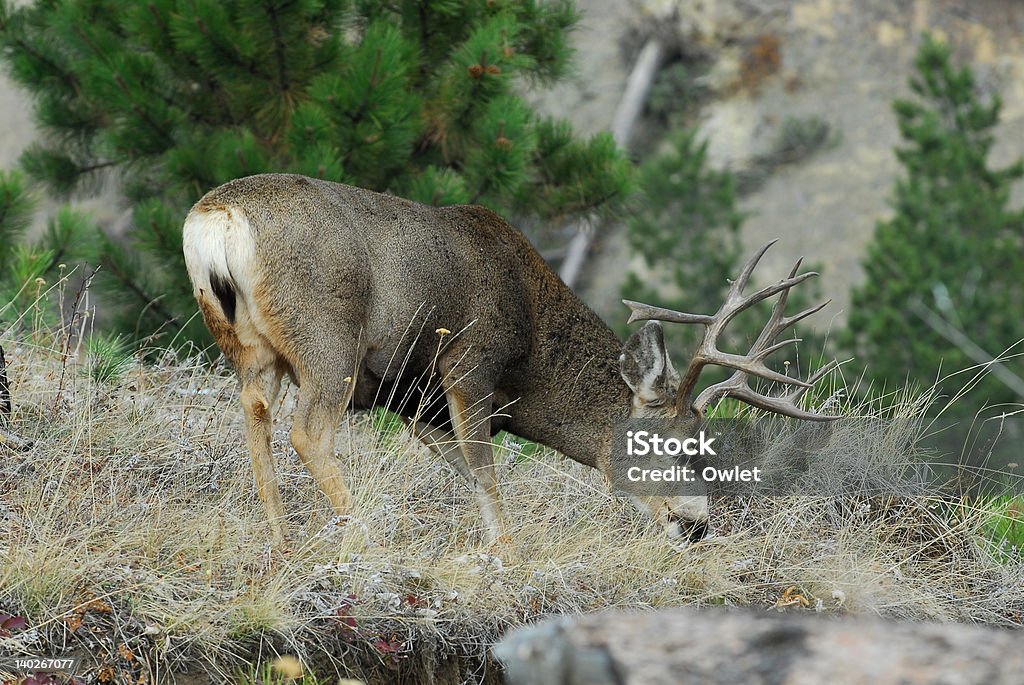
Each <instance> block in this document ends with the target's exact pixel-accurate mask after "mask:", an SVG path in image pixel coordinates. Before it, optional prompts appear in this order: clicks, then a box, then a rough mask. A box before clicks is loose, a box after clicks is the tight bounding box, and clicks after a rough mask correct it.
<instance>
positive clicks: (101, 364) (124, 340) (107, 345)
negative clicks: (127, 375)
mask: <svg viewBox="0 0 1024 685" xmlns="http://www.w3.org/2000/svg"><path fill="white" fill-rule="evenodd" d="M132 352H133V345H132V342H131V340H130V339H129V338H128V337H126V336H124V335H109V334H108V335H102V334H97V335H93V336H91V337H90V338H89V339H88V340H87V341H86V343H85V354H86V369H87V370H88V373H89V377H90V378H92V380H93V381H95V382H96V383H110V382H112V381H116V380H117V379H118V378H120V377H121V375H122V374H124V372H125V371H127V370H128V369H129V367H131V365H132V360H133V354H132Z"/></svg>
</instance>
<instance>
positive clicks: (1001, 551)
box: [982, 497, 1024, 563]
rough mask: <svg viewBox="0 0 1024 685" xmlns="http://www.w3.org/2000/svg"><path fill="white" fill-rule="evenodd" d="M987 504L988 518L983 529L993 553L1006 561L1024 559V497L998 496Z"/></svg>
mask: <svg viewBox="0 0 1024 685" xmlns="http://www.w3.org/2000/svg"><path fill="white" fill-rule="evenodd" d="M985 505H986V506H987V508H988V510H989V516H988V519H987V520H986V521H985V525H984V528H983V530H982V532H983V534H984V536H985V538H986V539H987V540H988V541H989V543H990V544H991V548H992V553H993V555H994V556H995V557H996V558H997V559H999V560H1000V561H1002V562H1004V563H1010V562H1020V561H1021V559H1024V498H1022V497H996V498H992V499H991V500H988V501H987V502H986V503H985Z"/></svg>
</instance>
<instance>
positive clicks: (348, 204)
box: [184, 174, 831, 544]
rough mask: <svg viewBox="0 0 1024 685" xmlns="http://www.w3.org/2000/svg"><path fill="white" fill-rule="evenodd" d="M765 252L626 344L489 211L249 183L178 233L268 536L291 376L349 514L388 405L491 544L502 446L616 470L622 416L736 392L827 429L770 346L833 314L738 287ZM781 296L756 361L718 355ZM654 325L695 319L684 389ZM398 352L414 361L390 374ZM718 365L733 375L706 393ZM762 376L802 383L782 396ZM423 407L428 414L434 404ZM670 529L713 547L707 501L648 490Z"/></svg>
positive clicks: (274, 516)
mask: <svg viewBox="0 0 1024 685" xmlns="http://www.w3.org/2000/svg"><path fill="white" fill-rule="evenodd" d="M770 245H771V243H769V244H768V245H766V246H765V247H764V248H762V249H761V250H760V251H759V252H758V253H757V254H756V255H755V256H754V258H753V259H751V260H750V261H749V262H748V263H747V264H746V265H745V266H744V267H743V271H742V273H741V274H740V276H739V278H738V279H737V280H736V281H735V282H734V283H733V285H732V288H731V290H730V292H729V295H728V297H727V299H726V302H725V304H724V305H723V306H722V307H721V309H719V311H718V312H717V313H716V314H714V315H711V316H706V315H694V314H684V313H680V312H674V311H670V310H666V309H660V308H658V307H652V306H649V305H645V304H639V303H635V302H626V304H627V305H629V306H630V307H631V308H632V310H633V314H632V316H631V317H630V321H638V320H651V321H650V322H649V323H647V324H645V325H644V326H643V327H642V328H641V329H640V330H639V331H637V332H636V333H635V334H633V335H632V337H630V338H629V340H628V341H627V342H626V343H625V345H623V343H622V342H620V341H619V339H618V338H617V337H616V336H615V334H614V333H612V331H611V329H609V328H608V326H606V325H605V324H604V323H603V322H602V321H601V320H600V319H599V318H598V316H597V315H596V314H595V313H594V312H593V311H591V310H590V309H589V308H588V307H587V306H586V305H585V304H583V302H582V301H581V300H580V299H579V298H578V297H577V296H576V295H575V294H574V293H573V292H572V291H571V290H570V289H569V288H568V287H567V286H566V285H565V284H564V283H562V281H561V280H559V278H558V277H557V276H556V275H555V274H554V272H552V271H551V269H549V268H548V266H547V265H546V264H545V263H544V261H543V260H542V259H541V257H540V255H539V254H538V253H537V251H536V250H534V248H533V247H532V246H531V245H530V243H529V242H528V241H527V240H526V239H525V238H524V237H523V235H522V234H521V233H520V232H519V231H518V230H516V229H515V228H513V227H512V226H510V225H509V224H508V223H506V222H505V221H503V220H502V219H501V218H500V217H498V216H497V215H496V214H494V213H493V212H491V211H489V210H487V209H484V208H482V207H476V206H453V207H431V206H426V205H421V204H417V203H414V202H410V201H407V200H403V199H401V198H398V197H394V196H391V195H384V194H380V193H375V192H371V191H368V190H363V189H360V188H353V187H350V186H346V185H342V184H338V183H331V182H327V181H321V180H315V179H311V178H306V177H303V176H296V175H286V174H264V175H258V176H250V177H247V178H241V179H238V180H235V181H231V182H229V183H226V184H224V185H222V186H220V187H218V188H216V189H214V190H212V191H210V192H209V193H207V194H206V196H205V197H203V198H202V199H201V200H200V201H199V202H198V203H196V205H195V206H194V207H193V208H192V210H191V211H190V212H189V214H188V217H187V219H186V220H185V226H184V252H185V263H186V265H187V268H188V273H189V277H190V279H191V281H192V285H193V290H194V293H195V297H196V300H197V301H198V303H199V308H200V310H201V312H202V315H203V318H204V319H205V321H206V324H207V326H208V327H209V328H210V331H211V332H212V333H213V336H214V338H215V339H216V341H217V343H218V345H219V346H220V348H221V350H222V351H223V352H224V354H225V356H226V357H227V358H228V360H229V361H230V362H231V363H232V365H233V366H234V368H235V371H236V372H237V374H238V378H239V381H240V385H241V402H242V406H243V408H244V412H245V421H246V427H247V433H248V447H249V452H250V455H251V457H252V464H253V470H254V472H255V480H256V487H257V490H258V492H259V496H260V498H261V499H262V501H263V504H264V506H265V507H266V511H267V514H268V515H269V519H270V524H271V529H272V533H273V539H274V542H275V543H276V544H280V543H283V542H284V536H285V530H284V508H283V506H282V503H281V496H280V493H279V491H278V486H277V481H276V478H275V473H274V465H273V459H272V456H271V448H270V442H271V425H272V416H271V414H272V408H273V405H274V402H275V398H276V397H277V395H278V391H279V388H280V383H281V377H282V375H283V374H285V373H287V374H288V375H289V376H290V377H291V379H292V380H293V381H294V382H295V383H296V384H297V385H298V387H299V395H298V404H297V407H296V410H295V413H294V419H293V425H292V429H291V443H292V446H293V447H294V448H295V451H296V452H297V453H298V455H299V457H300V458H301V460H302V462H303V463H304V465H305V466H306V468H307V469H308V470H309V471H310V473H311V474H312V475H313V477H314V478H315V480H316V481H317V483H318V485H319V486H320V488H321V489H322V491H323V492H324V493H325V494H326V495H327V498H328V499H329V500H330V503H331V505H332V507H333V508H334V510H335V511H336V512H338V513H339V514H340V513H344V512H346V510H347V509H348V508H349V504H350V497H349V492H348V490H347V489H346V487H345V484H344V479H343V477H342V473H341V470H340V468H339V462H338V460H336V459H335V457H334V452H333V450H334V434H335V430H336V428H337V426H338V425H339V423H340V421H341V419H342V415H343V412H344V411H345V410H346V408H347V407H348V406H349V405H350V404H351V405H352V406H353V407H354V408H356V409H363V408H370V407H372V406H383V407H386V408H387V409H390V410H391V411H393V412H395V413H397V414H398V415H400V416H402V417H403V418H404V420H405V421H406V422H407V423H408V424H409V425H410V427H411V429H412V430H413V432H414V433H416V434H417V435H418V436H419V437H420V438H421V439H422V440H423V441H424V442H425V443H427V444H428V446H430V447H431V448H432V449H433V450H434V451H435V452H438V453H440V455H441V456H443V457H444V458H445V459H446V460H447V461H449V462H450V463H451V464H452V465H453V467H454V468H455V469H456V470H457V471H458V472H459V473H461V474H462V475H463V476H464V477H466V478H467V480H468V481H469V482H470V483H471V484H472V486H473V487H474V489H475V491H476V495H477V499H478V501H479V505H480V509H481V513H482V515H483V520H484V523H485V526H486V531H487V535H488V537H489V538H490V539H492V540H493V539H497V538H498V537H500V536H501V535H502V532H503V528H502V520H501V513H500V509H499V504H498V484H497V483H496V482H495V474H494V464H493V456H492V450H491V437H492V436H493V435H494V434H495V433H496V432H498V431H499V430H502V429H504V430H507V431H509V432H511V433H513V434H515V435H519V436H521V437H523V438H527V439H529V440H533V441H535V442H538V443H541V444H544V445H547V446H549V447H552V448H554V449H556V450H558V451H559V452H561V453H562V454H564V455H565V456H567V457H569V458H570V459H573V460H575V461H577V462H580V463H582V464H586V465H587V466H590V467H593V468H597V469H600V470H601V471H602V472H604V473H605V475H606V476H607V475H609V469H610V466H609V459H610V452H611V433H612V426H613V424H614V423H615V421H617V420H619V419H625V418H628V417H675V418H674V420H675V421H677V422H678V425H679V426H680V430H683V431H686V430H691V429H693V428H695V427H696V425H697V424H698V423H699V421H700V420H701V418H702V417H703V415H704V412H705V409H706V408H707V407H708V406H710V405H711V404H712V403H714V402H716V401H717V400H719V399H721V398H723V397H734V398H737V399H739V400H742V401H743V402H746V403H749V404H752V405H754V406H757V407H761V408H763V409H767V410H769V411H772V412H777V413H779V414H784V415H787V416H791V417H796V418H800V419H807V420H811V421H822V420H827V419H828V418H830V417H826V416H823V415H821V414H818V413H815V412H813V411H808V410H805V409H802V408H801V407H800V406H799V404H798V402H799V400H800V399H801V396H802V395H803V393H804V391H805V390H806V389H807V388H808V387H810V385H811V384H812V383H813V382H814V381H815V380H817V378H819V377H821V375H823V374H824V373H825V372H827V370H828V369H829V368H831V367H828V368H826V369H822V370H821V371H819V372H818V374H816V375H815V376H814V377H813V378H811V379H809V380H808V381H807V382H804V381H801V380H799V379H796V378H791V377H789V376H785V375H782V374H779V373H776V372H774V371H772V370H771V369H769V368H768V367H767V366H766V365H765V363H764V360H765V357H767V356H768V355H769V354H771V353H772V352H774V351H776V350H778V349H779V348H780V347H782V346H783V345H785V344H787V343H789V342H792V341H785V342H782V343H777V344H773V340H774V339H775V338H776V337H777V336H778V335H779V334H780V333H781V332H782V331H784V330H785V329H787V328H788V327H790V326H792V325H793V324H794V323H796V322H797V321H799V320H801V319H803V318H804V317H806V316H809V315H811V314H813V313H814V312H816V311H818V310H819V309H820V308H821V307H822V306H824V304H822V305H819V306H817V307H812V308H811V309H808V310H806V311H803V312H801V313H799V314H797V315H795V316H791V317H786V316H784V314H783V308H784V306H785V298H786V296H787V294H788V291H789V289H790V288H792V287H794V286H796V285H797V284H799V283H801V282H803V281H804V280H806V279H807V278H810V277H811V276H814V275H815V274H814V273H804V274H797V268H798V267H799V262H798V263H797V267H794V269H793V271H792V272H791V273H790V275H789V277H788V278H786V279H783V280H781V281H779V282H777V283H775V284H773V285H770V286H767V287H765V288H762V289H760V290H758V291H757V292H755V293H753V294H750V295H743V289H744V286H745V285H746V284H747V281H748V279H749V278H750V274H751V272H752V271H753V270H754V267H755V266H756V264H757V262H758V260H759V259H760V257H761V255H762V254H764V252H765V250H767V249H768V247H769V246H770ZM778 293H781V294H782V295H781V297H780V299H779V301H778V303H777V304H776V306H775V309H774V310H773V313H772V315H771V318H770V320H769V322H768V324H767V325H766V326H765V328H764V331H763V332H762V333H761V335H760V337H759V338H758V339H757V341H756V342H755V344H754V345H753V347H752V348H751V350H750V351H749V353H748V354H746V355H738V354H730V353H726V352H722V351H720V350H718V348H717V347H716V345H715V343H716V340H717V339H718V337H719V335H720V334H721V332H722V330H723V329H724V328H725V326H726V325H727V324H728V323H729V321H730V320H731V319H733V317H735V316H736V315H737V314H739V313H740V312H742V311H743V310H745V309H747V308H748V307H750V306H752V305H754V304H756V303H758V302H760V301H762V300H764V299H766V298H768V297H771V296H773V295H775V294H778ZM657 320H661V321H667V322H680V323H697V324H701V325H703V326H704V327H705V333H704V338H703V342H702V343H701V345H700V347H699V348H698V350H697V353H696V354H695V355H694V357H693V359H692V360H691V361H690V364H689V366H688V367H687V369H686V372H685V373H684V374H683V377H682V380H681V381H680V378H679V375H678V374H677V373H676V370H675V369H674V367H673V365H672V362H671V360H670V359H669V357H668V354H667V353H666V350H665V344H664V339H663V336H662V329H661V324H660V323H658V322H657ZM396 360H399V361H400V362H401V363H396ZM709 364H713V365H719V366H724V367H729V368H731V369H734V370H735V373H734V374H733V376H732V377H730V378H729V379H728V380H726V381H724V382H721V383H718V384H716V385H712V386H711V387H709V388H707V389H706V390H704V391H703V392H701V393H700V394H699V395H697V396H696V397H693V395H694V390H695V388H696V385H697V378H698V376H699V375H700V372H701V369H702V368H703V367H705V366H707V365H709ZM749 376H758V377H761V378H765V379H769V380H773V381H777V382H779V383H785V384H787V385H789V386H794V387H795V390H794V391H792V392H791V393H790V394H789V395H787V396H785V397H780V398H776V397H770V396H767V395H763V394H759V393H757V392H755V391H753V390H752V389H751V388H750V387H749V386H748V385H747V378H748V377H749ZM425 405H426V406H425ZM634 499H635V502H636V504H637V506H638V507H639V508H640V509H642V510H644V511H646V513H648V514H650V515H651V516H653V517H654V518H655V519H657V520H658V521H660V522H661V523H662V524H663V525H665V526H666V528H667V530H668V531H669V533H670V534H672V535H673V536H679V535H690V536H691V537H700V536H701V535H703V533H704V531H705V527H706V522H707V516H708V508H707V500H706V498H704V497H668V498H654V497H647V498H634Z"/></svg>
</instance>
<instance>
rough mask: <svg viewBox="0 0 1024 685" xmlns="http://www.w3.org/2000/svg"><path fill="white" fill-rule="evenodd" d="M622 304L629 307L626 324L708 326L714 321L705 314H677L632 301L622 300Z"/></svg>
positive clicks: (671, 310)
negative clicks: (645, 322) (653, 323)
mask: <svg viewBox="0 0 1024 685" xmlns="http://www.w3.org/2000/svg"><path fill="white" fill-rule="evenodd" d="M622 304H624V305H626V306H627V307H629V309H630V312H631V313H630V315H629V320H628V321H627V322H626V323H633V322H635V321H649V320H655V321H666V322H668V323H702V324H704V325H705V326H708V325H710V324H711V323H712V322H713V321H714V317H713V316H709V315H707V314H687V313H686V312H677V311H675V310H673V309H665V308H664V307H655V306H654V305H650V304H644V303H643V302H634V301H633V300H623V301H622Z"/></svg>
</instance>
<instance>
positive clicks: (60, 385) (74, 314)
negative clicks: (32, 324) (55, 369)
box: [53, 267, 99, 408]
mask: <svg viewBox="0 0 1024 685" xmlns="http://www.w3.org/2000/svg"><path fill="white" fill-rule="evenodd" d="M97 271H99V267H96V268H95V269H93V270H92V271H91V272H90V273H89V275H88V276H86V277H85V280H84V281H82V285H81V287H80V288H79V289H78V292H77V293H75V301H74V303H73V304H72V305H71V319H70V320H69V321H68V325H67V336H66V339H65V340H64V351H63V352H62V353H61V356H60V380H59V381H58V382H57V393H56V394H55V395H54V399H53V406H54V408H56V406H57V403H58V402H60V396H61V393H62V392H63V391H64V377H65V375H66V372H67V367H68V356H69V354H70V352H71V329H72V328H74V327H75V319H77V318H78V305H79V303H81V301H82V296H83V295H84V294H85V293H86V291H88V290H89V285H90V284H92V279H93V278H95V276H96V272H97Z"/></svg>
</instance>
